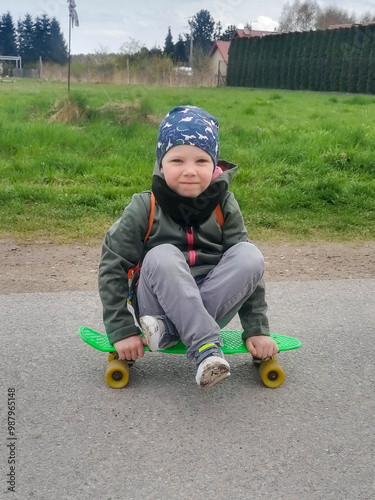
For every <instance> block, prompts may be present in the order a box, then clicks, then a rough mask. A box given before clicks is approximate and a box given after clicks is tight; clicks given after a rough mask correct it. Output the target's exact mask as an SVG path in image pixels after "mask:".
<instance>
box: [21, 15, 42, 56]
mask: <svg viewBox="0 0 375 500" xmlns="http://www.w3.org/2000/svg"><path fill="white" fill-rule="evenodd" d="M34 28H35V27H34V21H33V18H32V17H31V15H30V14H26V15H25V17H24V18H23V19H19V21H18V25H17V31H18V50H19V55H20V56H21V57H22V62H23V63H24V64H27V63H30V62H34V61H36V60H37V59H38V58H37V55H36V51H35V47H34V38H35V36H34Z"/></svg>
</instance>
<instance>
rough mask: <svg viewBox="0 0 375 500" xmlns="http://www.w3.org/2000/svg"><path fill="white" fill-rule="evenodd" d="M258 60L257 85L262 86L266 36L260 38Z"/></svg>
mask: <svg viewBox="0 0 375 500" xmlns="http://www.w3.org/2000/svg"><path fill="white" fill-rule="evenodd" d="M257 46H258V51H257V55H258V62H257V70H256V74H255V77H256V78H255V87H258V88H260V87H262V76H263V70H264V55H265V54H264V38H258V44H257Z"/></svg>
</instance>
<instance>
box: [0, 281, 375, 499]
mask: <svg viewBox="0 0 375 500" xmlns="http://www.w3.org/2000/svg"><path fill="white" fill-rule="evenodd" d="M374 297H375V280H374V279H368V280H346V281H325V282H322V281H316V282H295V283H269V285H268V302H269V306H270V321H271V325H272V331H274V332H278V333H284V334H289V335H292V336H295V337H298V338H300V339H301V340H302V348H301V349H299V350H297V351H290V352H285V353H281V354H280V355H279V360H280V361H281V362H282V365H283V368H284V370H285V372H286V381H285V383H284V385H283V386H281V387H280V388H278V389H274V390H273V389H268V388H266V387H264V386H263V385H262V383H261V382H260V379H259V374H258V372H257V369H256V368H254V367H253V366H252V364H251V363H250V359H249V356H247V355H245V354H242V355H232V356H230V357H228V360H229V362H230V364H231V369H232V376H231V377H230V378H229V379H228V380H227V381H225V382H224V383H223V384H221V385H219V386H217V387H215V388H212V389H211V390H202V389H199V388H198V387H197V386H196V384H195V380H194V367H193V365H191V364H190V363H188V362H187V360H186V359H185V358H184V356H181V355H173V356H171V355H165V354H158V353H153V354H148V355H147V354H146V356H145V357H144V358H143V359H142V360H140V361H138V362H137V363H136V364H135V365H134V367H132V369H131V380H130V383H129V385H128V386H127V387H126V388H125V389H121V390H114V389H110V388H109V387H108V386H107V385H106V383H105V380H104V373H105V368H106V355H105V354H104V353H100V352H98V351H95V350H94V349H92V348H90V347H89V346H87V345H86V344H84V343H83V342H82V341H81V340H80V338H79V337H78V333H77V329H78V327H79V326H80V325H82V324H85V325H88V326H91V327H93V328H97V329H102V325H101V309H100V303H99V299H98V296H97V294H95V293H79V292H77V293H50V294H43V293H35V294H17V295H0V315H1V323H0V338H1V348H0V349H1V379H2V384H1V387H2V389H1V398H0V401H1V408H0V411H1V415H0V416H1V436H2V442H1V463H0V467H1V469H0V470H1V479H2V482H1V493H2V498H5V499H6V498H9V499H11V498H12V499H13V498H17V499H22V500H25V499H34V500H44V499H46V500H47V499H48V500H50V499H58V500H64V499H77V500H81V499H82V500H86V499H87V500H93V499H94V500H95V499H100V500H110V499H112V500H115V499H119V498H121V499H125V500H131V499H139V498H143V499H168V500H173V499H209V500H210V499H215V500H220V499H228V498H231V499H234V500H236V499H264V498H269V499H276V500H280V499H287V500H289V499H290V500H294V499H295V500H297V499H298V500H301V499H307V500H315V499H322V500H323V499H324V500H327V499H335V500H342V499H348V500H353V499H356V500H365V499H366V500H367V499H368V500H370V499H374V498H375V465H374V464H375V455H374V453H375V452H374V450H375V441H374V422H375V421H374V416H375V369H374V358H375V356H374V351H375V348H374V325H375V303H374ZM230 326H231V327H233V328H238V327H239V324H238V322H236V321H234V322H232V324H231V325H230ZM9 389H10V392H8V390H9ZM8 396H9V398H8ZM13 396H14V397H15V402H16V403H15V418H16V424H15V434H14V436H11V435H10V432H11V427H10V430H9V429H8V425H7V424H8V423H10V424H11V425H12V420H11V419H10V420H9V421H8V415H7V412H8V404H7V402H9V407H10V408H13V406H12V404H13V403H12V401H13ZM11 411H12V410H11ZM9 416H10V417H12V414H11V413H10V414H9ZM12 460H14V464H13V463H12ZM9 461H10V462H11V463H8V462H9ZM11 467H14V469H11ZM7 474H11V476H7ZM11 479H12V480H14V482H15V493H13V492H10V491H8V487H9V486H11V484H12V483H7V480H9V481H10V480H11Z"/></svg>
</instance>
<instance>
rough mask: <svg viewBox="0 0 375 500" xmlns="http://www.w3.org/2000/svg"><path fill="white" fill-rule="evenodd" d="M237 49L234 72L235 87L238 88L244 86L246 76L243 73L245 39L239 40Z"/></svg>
mask: <svg viewBox="0 0 375 500" xmlns="http://www.w3.org/2000/svg"><path fill="white" fill-rule="evenodd" d="M239 40H240V41H239V49H238V59H237V71H236V80H237V85H238V86H240V87H244V86H245V81H246V75H245V72H244V66H245V53H246V44H247V40H248V39H247V38H239Z"/></svg>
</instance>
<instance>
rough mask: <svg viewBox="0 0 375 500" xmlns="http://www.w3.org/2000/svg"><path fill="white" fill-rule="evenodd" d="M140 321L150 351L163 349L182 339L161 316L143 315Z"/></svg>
mask: <svg viewBox="0 0 375 500" xmlns="http://www.w3.org/2000/svg"><path fill="white" fill-rule="evenodd" d="M139 322H140V323H141V327H142V331H143V335H144V336H145V339H146V342H147V347H148V348H149V350H150V351H163V350H164V349H168V347H172V346H173V345H175V344H177V342H178V341H179V340H180V339H179V337H178V336H177V335H174V334H173V333H170V332H169V331H168V328H167V327H166V325H165V323H164V321H163V320H162V319H160V318H155V317H154V316H142V318H140V319H139Z"/></svg>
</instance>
